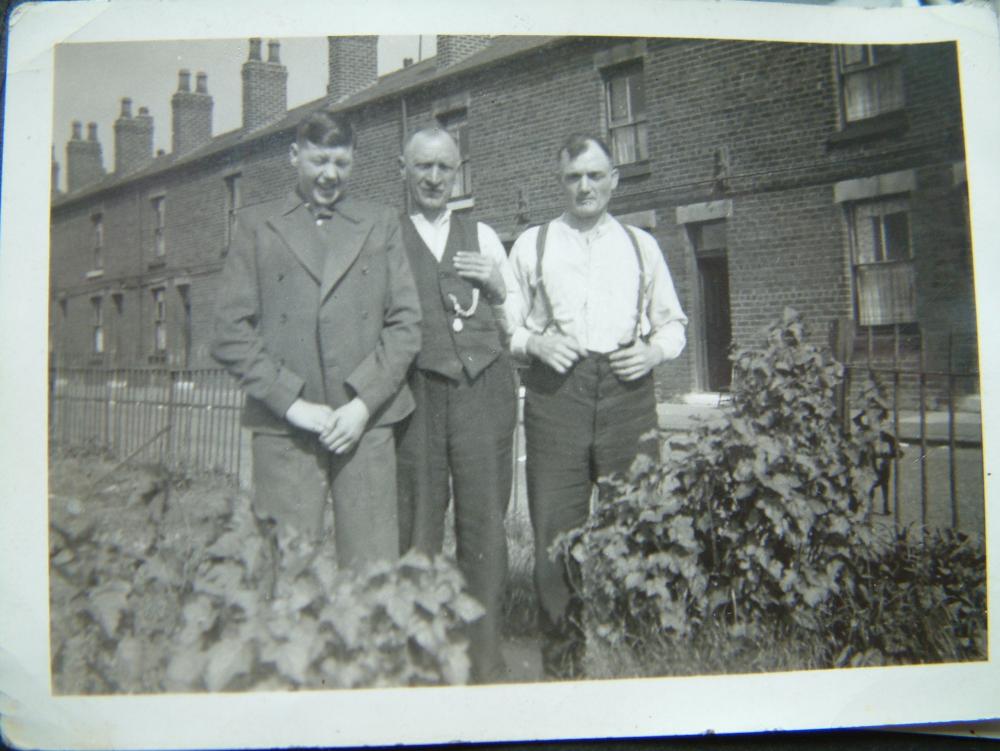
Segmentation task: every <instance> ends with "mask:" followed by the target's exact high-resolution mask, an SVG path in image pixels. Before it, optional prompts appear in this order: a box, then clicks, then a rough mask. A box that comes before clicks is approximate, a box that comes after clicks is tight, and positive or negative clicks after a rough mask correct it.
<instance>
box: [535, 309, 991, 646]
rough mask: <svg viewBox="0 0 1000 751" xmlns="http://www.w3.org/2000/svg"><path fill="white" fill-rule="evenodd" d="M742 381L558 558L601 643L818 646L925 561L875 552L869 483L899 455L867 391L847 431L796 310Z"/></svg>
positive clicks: (835, 368)
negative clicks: (710, 633) (710, 639)
mask: <svg viewBox="0 0 1000 751" xmlns="http://www.w3.org/2000/svg"><path fill="white" fill-rule="evenodd" d="M733 370H734V373H733V382H734V391H733V399H732V403H731V405H729V406H728V407H727V408H725V409H724V410H723V411H722V413H721V415H720V417H719V418H718V419H716V420H713V421H711V422H707V423H704V424H702V425H699V426H698V427H696V428H695V429H694V430H693V431H691V432H690V434H688V435H687V436H686V437H685V438H683V439H682V440H679V441H674V442H672V443H671V444H670V445H669V446H668V448H667V449H666V451H665V452H664V455H663V457H662V461H660V462H654V461H653V460H652V459H651V458H649V457H640V458H639V459H637V461H636V463H635V464H634V465H633V468H632V474H631V476H630V477H629V478H627V479H620V478H619V479H617V480H613V481H612V483H613V487H614V493H613V494H612V495H613V500H611V501H610V502H605V503H603V504H602V505H600V506H599V508H597V509H596V511H595V513H594V514H592V515H591V518H590V519H589V520H588V521H587V523H586V524H584V525H583V526H582V527H580V528H579V529H577V530H573V531H571V532H569V533H567V534H565V535H563V536H561V537H560V538H559V539H558V540H557V541H556V543H555V545H554V546H553V553H554V554H562V555H563V556H565V557H566V559H567V560H569V561H570V562H571V563H570V565H569V566H568V569H569V571H570V573H571V575H572V576H573V577H575V578H576V588H577V590H578V592H579V593H580V595H581V599H582V601H583V603H584V618H585V621H586V627H587V633H588V636H589V638H590V639H591V641H592V642H594V643H597V644H603V645H605V646H612V647H618V646H626V647H629V648H633V649H641V648H643V645H645V644H647V643H649V642H650V640H651V639H653V638H655V637H657V636H659V635H663V634H666V635H672V637H673V638H675V639H676V638H682V639H698V638H700V637H699V634H703V633H705V629H714V630H715V631H717V630H718V629H719V628H724V629H726V630H728V632H729V634H730V635H731V636H732V637H733V638H743V637H745V636H746V635H747V634H754V635H755V636H759V635H760V633H762V631H761V629H762V628H763V629H765V630H766V632H767V633H769V634H771V635H787V634H791V633H796V632H797V633H800V634H812V635H813V636H814V637H816V636H817V635H819V636H822V637H824V638H825V635H826V634H827V632H828V629H829V628H830V627H831V618H833V617H834V616H835V615H837V610H838V608H841V610H842V609H843V606H844V605H845V604H849V605H852V606H854V607H857V608H865V607H867V608H869V609H870V607H871V604H872V601H873V600H875V599H880V598H881V599H886V598H889V597H890V593H891V592H892V588H893V586H894V585H893V582H894V581H895V580H894V579H893V578H891V577H892V576H896V575H900V574H902V572H904V571H907V572H910V573H914V571H913V569H912V567H911V568H906V567H905V566H904V567H902V568H900V566H899V565H897V564H899V560H897V561H896V564H894V563H892V562H891V560H892V559H893V555H895V558H896V559H900V556H901V555H902V552H901V551H902V550H904V549H905V550H906V551H907V553H906V554H907V555H910V556H921V555H924V554H925V553H926V552H927V550H926V549H919V550H918V549H914V548H913V547H912V546H910V547H907V545H903V546H902V547H900V546H898V545H897V547H896V548H894V549H893V550H895V553H891V552H885V551H887V550H888V549H886V548H882V549H881V550H882V551H883V552H881V553H879V552H876V550H879V549H877V548H873V547H872V546H871V545H870V539H869V538H870V536H871V533H870V529H871V499H872V495H873V493H874V491H875V490H876V487H877V482H878V479H879V478H878V474H877V472H876V471H875V470H876V468H877V467H878V466H879V465H880V463H881V462H884V461H886V460H887V459H888V457H889V456H891V454H892V452H893V451H894V450H895V446H896V443H895V441H894V440H893V438H892V436H891V434H890V432H889V423H888V415H889V412H888V409H887V407H886V404H885V402H884V401H883V400H882V399H881V397H880V396H879V393H878V390H877V389H876V388H875V385H874V384H870V386H869V388H868V390H867V392H866V394H865V404H864V406H863V408H862V409H860V410H855V411H854V412H853V413H852V414H850V415H849V419H848V420H847V421H845V420H843V419H842V418H841V416H840V415H838V413H837V410H836V404H837V400H836V398H835V395H836V393H837V388H838V387H839V386H840V384H841V382H842V367H841V365H840V364H838V363H837V362H835V361H833V360H831V359H830V358H829V357H828V356H827V355H826V354H825V353H824V352H823V351H821V350H820V349H819V348H818V347H816V346H814V345H812V344H810V343H809V342H808V341H807V338H806V334H805V331H804V327H803V323H802V320H801V317H800V316H799V315H798V314H797V313H796V312H795V311H792V310H786V312H785V314H784V317H783V319H782V320H781V321H780V322H778V323H775V324H774V325H772V326H771V327H770V328H769V330H768V332H767V338H766V342H765V344H764V346H763V347H761V348H759V349H742V350H740V351H738V352H736V353H735V354H734V356H733ZM866 545H867V547H866ZM940 551H941V553H942V555H944V556H945V557H947V555H949V554H950V553H948V552H947V551H951V552H954V550H953V549H952V548H951V547H949V546H947V545H945V546H943V547H940ZM859 555H861V557H860V558H859ZM873 556H874V557H873ZM879 556H882V557H879ZM859 560H860V561H863V562H865V565H864V566H859V565H858V563H857V562H858V561H859ZM894 566H895V568H894ZM887 567H888V569H889V570H891V576H890V571H889V570H885V569H886V568H887ZM956 570H957V568H956V567H955V566H953V567H952V568H951V569H949V571H950V572H951V573H950V575H954V574H955V571H956ZM979 570H980V571H981V570H982V569H981V568H980V569H979ZM886 576H890V578H888V579H880V578H879V577H886ZM939 578H940V577H939ZM944 579H947V576H945V577H944ZM915 581H918V582H919V592H920V594H919V597H918V599H919V598H924V599H926V597H927V596H934V595H933V594H930V593H931V592H932V590H928V589H927V587H928V586H931V580H929V579H928V578H927V577H926V576H925V577H923V578H920V579H917V580H915ZM949 581H951V580H949ZM876 582H882V584H876ZM914 591H916V590H914ZM933 592H934V594H937V593H938V592H937V591H936V590H933ZM914 596H917V595H914ZM976 607H977V606H976V604H975V603H974V602H973V603H970V605H969V612H973V611H975V609H976ZM981 612H982V611H980V613H981ZM898 614H899V613H897V615H898ZM956 615H957V612H955V613H951V614H950V615H949V618H950V617H954V616H956ZM862 629H869V630H871V629H874V630H879V629H882V631H883V632H885V626H884V624H882V623H881V622H878V621H875V622H872V621H870V620H865V618H864V617H863V616H862V617H859V618H858V619H856V622H855V623H854V625H853V626H851V625H843V624H842V626H841V634H840V636H839V639H840V641H839V644H838V650H842V649H843V648H844V647H846V645H847V644H848V643H852V642H850V641H849V639H848V634H853V635H854V636H856V637H857V638H856V639H855V642H853V643H855V644H857V643H860V642H861V641H864V640H866V639H870V636H871V635H870V634H867V635H863V634H861V633H860V630H862ZM970 638H971V637H970ZM811 640H812V641H813V642H816V639H815V638H812V639H811ZM702 641H703V642H704V639H702ZM886 646H887V651H886V655H893V656H894V657H898V656H900V655H902V652H900V651H898V650H896V651H893V650H894V649H895V645H894V646H893V647H892V648H888V645H886ZM856 648H857V647H856ZM833 654H836V652H834V653H833ZM910 654H912V650H911V652H910ZM824 659H827V658H824Z"/></svg>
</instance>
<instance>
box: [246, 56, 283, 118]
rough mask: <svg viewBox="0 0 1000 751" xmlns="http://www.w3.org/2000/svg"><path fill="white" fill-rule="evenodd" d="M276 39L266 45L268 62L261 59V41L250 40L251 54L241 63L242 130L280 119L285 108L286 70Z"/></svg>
mask: <svg viewBox="0 0 1000 751" xmlns="http://www.w3.org/2000/svg"><path fill="white" fill-rule="evenodd" d="M279 48H280V45H279V43H278V42H277V41H276V40H272V41H270V42H268V44H267V61H266V62H265V61H264V60H261V58H260V53H261V40H260V39H251V40H250V55H249V56H248V57H247V60H246V62H245V63H243V129H244V130H248V131H250V130H257V129H258V128H262V127H264V126H265V125H268V124H270V123H272V122H274V121H275V120H277V119H279V118H280V117H282V116H283V115H284V114H285V112H286V110H287V108H288V96H287V84H288V69H287V68H285V66H284V65H282V64H281V62H280V58H279Z"/></svg>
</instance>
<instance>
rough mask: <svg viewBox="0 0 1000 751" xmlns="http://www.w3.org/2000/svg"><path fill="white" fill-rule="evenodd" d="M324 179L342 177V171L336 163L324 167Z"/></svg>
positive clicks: (330, 179)
mask: <svg viewBox="0 0 1000 751" xmlns="http://www.w3.org/2000/svg"><path fill="white" fill-rule="evenodd" d="M323 179H324V180H327V181H333V180H338V179H340V171H339V170H338V169H337V165H335V164H327V165H325V166H324V167H323Z"/></svg>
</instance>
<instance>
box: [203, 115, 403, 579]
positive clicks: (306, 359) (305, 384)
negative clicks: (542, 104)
mask: <svg viewBox="0 0 1000 751" xmlns="http://www.w3.org/2000/svg"><path fill="white" fill-rule="evenodd" d="M353 159H354V133H353V130H352V128H351V125H350V123H348V122H347V121H346V120H344V119H343V116H342V115H339V114H337V113H335V112H332V111H327V110H321V111H319V112H314V113H311V114H310V115H308V116H307V117H306V118H305V119H303V121H302V122H301V123H300V124H299V126H298V129H297V131H296V137H295V142H294V143H292V144H291V148H290V160H291V163H292V166H293V167H294V168H295V170H296V187H295V190H293V191H292V192H291V193H289V194H288V195H287V196H286V197H285V198H282V199H279V200H276V201H271V202H269V203H263V204H259V205H257V206H254V207H251V208H248V209H246V210H245V211H243V212H241V214H240V216H239V220H238V222H237V227H236V234H235V236H234V239H233V242H232V245H231V247H230V250H229V258H228V259H227V261H226V266H225V269H224V271H223V274H222V281H221V286H220V289H219V299H218V307H217V311H216V320H215V338H214V341H213V343H212V356H213V357H214V358H215V359H216V360H217V361H218V362H220V363H221V364H223V365H224V366H225V367H226V369H227V370H229V372H230V373H232V374H233V375H234V376H236V377H237V378H238V379H239V381H240V386H241V387H242V388H243V390H244V392H246V406H245V408H244V411H243V425H244V426H245V427H247V428H249V429H250V430H251V431H252V432H253V443H252V450H253V481H254V510H255V512H256V513H257V515H258V516H259V517H262V518H265V519H270V520H273V521H274V522H275V523H276V526H277V527H278V529H279V530H282V531H286V532H293V533H295V534H297V535H299V536H302V537H305V538H307V539H309V540H311V541H312V542H314V543H321V542H322V541H323V540H324V532H323V530H324V516H325V513H324V512H325V509H326V507H327V498H328V493H329V494H332V496H333V506H334V517H335V534H336V540H335V545H336V552H337V559H338V562H339V563H340V564H341V565H342V566H344V567H349V568H354V569H358V570H360V569H363V568H364V567H365V566H366V565H367V564H369V563H371V562H374V561H377V560H395V559H397V558H398V557H399V536H398V535H399V525H398V520H397V510H398V509H397V498H396V476H395V471H394V467H395V458H396V453H395V443H394V431H393V425H394V424H395V423H396V422H398V421H399V420H402V419H403V418H404V417H406V416H407V415H408V414H409V413H410V411H411V410H412V409H413V399H412V397H411V395H410V392H409V389H408V388H407V386H406V384H405V378H406V372H407V369H408V368H409V366H410V363H411V362H412V361H413V357H414V355H416V353H417V350H418V349H419V348H420V303H419V299H418V297H417V291H416V288H415V285H414V282H413V277H412V275H411V274H410V269H409V265H408V263H407V261H406V254H405V252H404V251H403V248H402V244H401V240H400V229H399V221H398V219H397V217H396V214H395V212H393V211H392V210H390V209H388V208H385V207H381V206H376V205H374V204H370V203H367V202H364V201H360V200H357V199H355V198H353V197H352V196H351V195H349V194H348V193H347V182H348V178H349V177H350V174H351V168H352V165H353ZM313 549H314V550H316V549H317V548H316V547H315V546H313Z"/></svg>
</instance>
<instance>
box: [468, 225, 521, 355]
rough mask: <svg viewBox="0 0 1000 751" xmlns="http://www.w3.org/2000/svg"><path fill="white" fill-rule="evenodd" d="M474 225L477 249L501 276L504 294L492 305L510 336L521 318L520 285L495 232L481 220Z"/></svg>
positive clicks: (498, 319)
mask: <svg viewBox="0 0 1000 751" xmlns="http://www.w3.org/2000/svg"><path fill="white" fill-rule="evenodd" d="M476 227H477V235H478V237H479V251H480V252H481V253H482V254H483V255H484V256H486V257H487V258H489V259H490V260H491V261H493V262H494V263H495V264H496V265H497V266H498V267H499V269H500V275H501V276H502V277H503V283H504V288H505V290H506V295H505V297H504V301H503V302H502V303H500V304H498V305H494V306H493V310H494V314H495V316H496V319H497V321H498V322H499V323H500V325H501V327H502V328H503V330H504V333H505V334H507V336H510V335H511V334H513V333H514V330H515V329H516V328H517V326H518V325H519V324H520V323H521V319H522V318H523V312H522V309H523V307H524V306H523V304H522V298H521V287H520V285H519V284H518V281H517V278H516V277H515V276H514V269H513V268H512V267H511V263H510V260H509V259H508V258H507V251H505V250H504V247H503V243H502V242H500V238H499V237H498V236H497V233H496V232H494V231H493V229H492V228H491V227H489V226H488V225H486V224H483V223H482V222H479V223H478V224H477V225H476Z"/></svg>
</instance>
